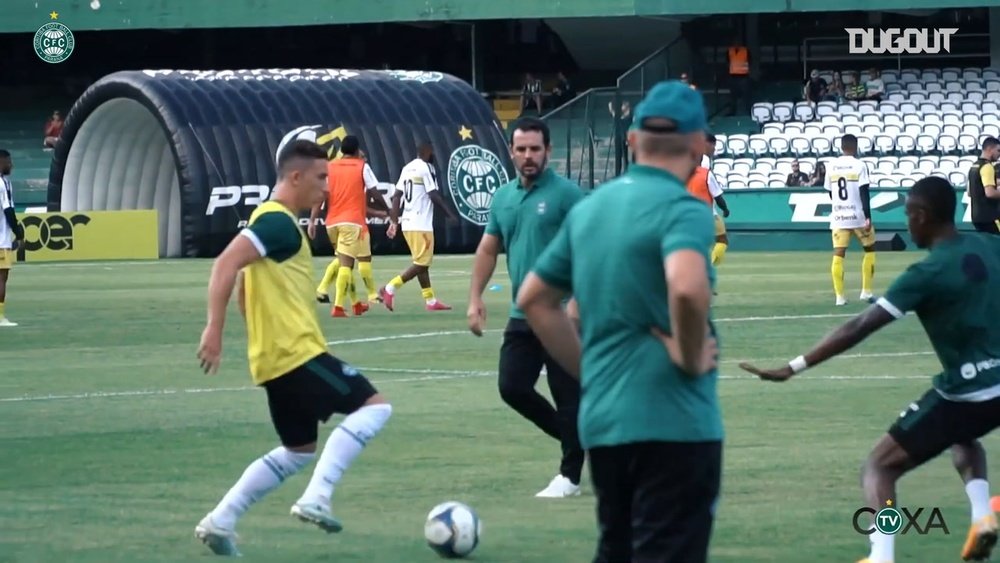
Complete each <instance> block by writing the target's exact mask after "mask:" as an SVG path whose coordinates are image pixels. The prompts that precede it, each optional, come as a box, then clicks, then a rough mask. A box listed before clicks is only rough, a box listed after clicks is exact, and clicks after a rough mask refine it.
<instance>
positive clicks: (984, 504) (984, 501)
mask: <svg viewBox="0 0 1000 563" xmlns="http://www.w3.org/2000/svg"><path fill="white" fill-rule="evenodd" d="M965 494H967V495H969V503H970V504H972V522H973V523H975V522H978V521H979V520H981V519H982V518H985V517H986V516H989V515H990V514H992V513H993V509H992V508H991V507H990V484H989V483H988V482H987V481H986V479H973V480H971V481H969V482H968V483H966V484H965Z"/></svg>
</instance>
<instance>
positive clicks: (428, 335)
mask: <svg viewBox="0 0 1000 563" xmlns="http://www.w3.org/2000/svg"><path fill="white" fill-rule="evenodd" d="M854 315H855V314H854V313H825V314H818V315H776V316H769V317H729V318H721V319H715V320H714V322H717V323H748V322H756V321H794V320H805V319H840V318H845V317H853V316H854ZM483 332H492V333H496V332H503V329H498V328H495V329H489V330H485V331H483ZM457 334H469V335H470V336H471V334H472V333H470V332H469V331H468V330H437V331H433V332H414V333H410V334H395V335H389V336H368V337H364V338H348V339H346V340H332V341H330V342H327V343H326V344H327V345H328V346H341V345H344V344H364V343H368V342H385V341H387V340H409V339H413V338H433V337H435V336H454V335H457Z"/></svg>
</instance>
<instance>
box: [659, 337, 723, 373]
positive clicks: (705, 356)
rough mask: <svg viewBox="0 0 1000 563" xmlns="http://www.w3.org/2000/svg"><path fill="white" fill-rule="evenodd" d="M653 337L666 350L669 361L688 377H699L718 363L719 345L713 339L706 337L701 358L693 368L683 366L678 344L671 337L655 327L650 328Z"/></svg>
mask: <svg viewBox="0 0 1000 563" xmlns="http://www.w3.org/2000/svg"><path fill="white" fill-rule="evenodd" d="M652 332H653V335H654V336H656V337H657V338H659V339H660V342H662V343H663V346H664V347H665V348H666V349H667V353H669V354H670V359H671V360H672V361H673V363H674V365H676V366H677V367H679V368H681V369H683V370H684V371H686V372H688V374H689V375H692V376H699V375H701V374H703V373H707V372H709V371H711V370H713V369H715V367H716V366H718V362H719V345H718V342H717V341H716V340H715V337H713V336H708V337H707V338H705V344H704V346H703V347H702V350H701V357H699V358H698V363H697V365H695V366H685V365H684V361H683V358H682V355H681V347H680V344H678V343H677V340H676V339H675V338H674V337H673V336H669V335H668V334H666V333H665V332H663V331H662V330H660V329H659V328H657V327H655V326H654V327H653V328H652Z"/></svg>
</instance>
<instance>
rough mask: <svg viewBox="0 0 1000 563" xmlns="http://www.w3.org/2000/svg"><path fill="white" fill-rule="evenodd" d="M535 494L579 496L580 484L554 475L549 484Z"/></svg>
mask: <svg viewBox="0 0 1000 563" xmlns="http://www.w3.org/2000/svg"><path fill="white" fill-rule="evenodd" d="M535 496H536V497H538V498H566V497H577V496H580V485H574V484H573V482H572V481H570V480H569V478H567V477H563V476H562V475H556V476H555V478H553V479H552V481H551V482H550V483H549V486H548V487H545V488H544V489H542V490H541V491H539V492H538V494H536V495H535Z"/></svg>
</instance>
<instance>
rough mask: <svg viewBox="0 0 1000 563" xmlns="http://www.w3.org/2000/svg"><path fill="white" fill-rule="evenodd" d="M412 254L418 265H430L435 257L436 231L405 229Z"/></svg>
mask: <svg viewBox="0 0 1000 563" xmlns="http://www.w3.org/2000/svg"><path fill="white" fill-rule="evenodd" d="M403 238H404V239H406V246H409V247H410V256H413V263H414V264H416V265H417V266H430V265H431V261H432V260H433V259H434V231H403Z"/></svg>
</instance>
